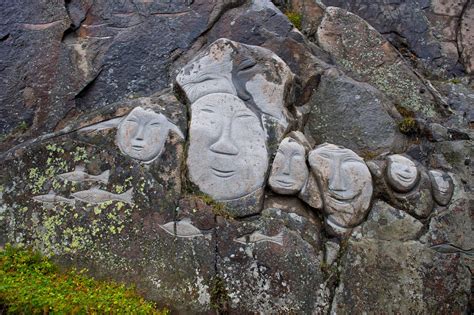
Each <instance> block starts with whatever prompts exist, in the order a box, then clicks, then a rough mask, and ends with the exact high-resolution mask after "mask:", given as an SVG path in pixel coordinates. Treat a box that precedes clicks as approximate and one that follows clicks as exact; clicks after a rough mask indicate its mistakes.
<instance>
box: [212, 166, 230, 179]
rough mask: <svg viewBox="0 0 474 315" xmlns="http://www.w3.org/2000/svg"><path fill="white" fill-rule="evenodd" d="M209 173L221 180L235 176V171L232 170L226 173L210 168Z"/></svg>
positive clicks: (225, 171)
mask: <svg viewBox="0 0 474 315" xmlns="http://www.w3.org/2000/svg"><path fill="white" fill-rule="evenodd" d="M211 171H212V173H213V174H214V175H216V176H217V177H221V178H230V177H232V176H234V175H235V171H233V170H230V171H227V170H220V169H217V168H214V167H211Z"/></svg>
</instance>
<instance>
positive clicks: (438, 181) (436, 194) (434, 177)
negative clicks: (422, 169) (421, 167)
mask: <svg viewBox="0 0 474 315" xmlns="http://www.w3.org/2000/svg"><path fill="white" fill-rule="evenodd" d="M429 174H430V179H431V188H432V191H433V198H434V200H435V201H436V202H437V203H438V204H439V205H440V206H446V205H447V204H448V203H449V201H450V200H451V198H452V197H453V192H454V182H453V179H452V178H451V176H449V175H448V174H447V173H445V172H442V171H438V170H431V171H430V173H429Z"/></svg>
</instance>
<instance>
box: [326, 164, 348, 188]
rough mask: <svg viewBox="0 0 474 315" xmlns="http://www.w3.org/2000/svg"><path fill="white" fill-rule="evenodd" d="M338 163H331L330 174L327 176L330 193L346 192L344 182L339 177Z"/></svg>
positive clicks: (339, 167)
mask: <svg viewBox="0 0 474 315" xmlns="http://www.w3.org/2000/svg"><path fill="white" fill-rule="evenodd" d="M341 175H343V174H342V172H341V165H340V163H332V166H331V174H329V189H330V190H332V191H344V190H346V185H345V180H344V178H343V177H342V176H341Z"/></svg>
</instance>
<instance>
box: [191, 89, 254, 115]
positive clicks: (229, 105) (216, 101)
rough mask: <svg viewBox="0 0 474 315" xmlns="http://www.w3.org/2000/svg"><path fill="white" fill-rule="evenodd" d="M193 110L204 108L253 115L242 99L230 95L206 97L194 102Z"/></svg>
mask: <svg viewBox="0 0 474 315" xmlns="http://www.w3.org/2000/svg"><path fill="white" fill-rule="evenodd" d="M191 108H192V109H195V110H199V109H204V108H209V109H215V110H217V111H219V112H220V113H226V112H227V113H236V112H239V111H245V112H248V113H249V114H250V113H251V114H253V113H252V111H251V110H250V109H248V108H247V106H246V105H245V103H244V102H243V101H242V100H241V99H240V98H238V97H237V96H234V95H232V94H228V93H213V94H208V95H205V96H203V97H201V98H200V99H198V100H197V101H196V102H194V103H193V104H192V105H191Z"/></svg>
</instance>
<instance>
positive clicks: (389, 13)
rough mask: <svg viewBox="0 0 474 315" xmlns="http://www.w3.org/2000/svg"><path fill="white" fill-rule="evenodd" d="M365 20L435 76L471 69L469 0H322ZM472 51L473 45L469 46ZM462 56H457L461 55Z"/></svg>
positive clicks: (459, 72) (470, 10) (469, 70)
mask: <svg viewBox="0 0 474 315" xmlns="http://www.w3.org/2000/svg"><path fill="white" fill-rule="evenodd" d="M322 2H324V3H325V4H326V5H330V6H338V7H341V8H343V9H346V10H348V11H350V12H353V13H354V14H357V15H358V16H360V17H362V18H363V19H365V20H366V21H367V22H369V23H370V24H371V25H372V26H373V27H374V28H375V29H376V30H377V31H379V32H380V33H381V34H383V35H384V36H385V38H386V39H387V40H389V41H390V42H391V43H392V44H393V45H394V46H396V47H397V48H398V49H400V50H401V51H402V52H404V53H406V54H407V55H409V56H411V57H412V58H415V59H419V60H420V61H422V63H423V64H424V66H425V67H426V68H428V69H429V71H430V72H432V73H433V74H435V75H441V76H444V75H453V74H461V73H462V71H463V70H464V69H465V70H467V71H468V72H472V53H470V54H469V53H468V51H469V49H467V50H466V48H465V47H472V45H473V39H472V36H469V35H468V36H465V34H466V33H467V30H468V29H469V28H471V29H472V23H471V24H469V20H470V19H472V13H471V12H472V1H469V0H452V1H444V0H424V1H416V0H409V1H389V2H387V1H382V0H376V1H371V0H363V1H352V0H350V1H342V0H323V1H322ZM471 51H472V48H471ZM462 53H463V54H464V56H463V57H462V58H461V59H460V58H459V56H460V55H461V54H462Z"/></svg>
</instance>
